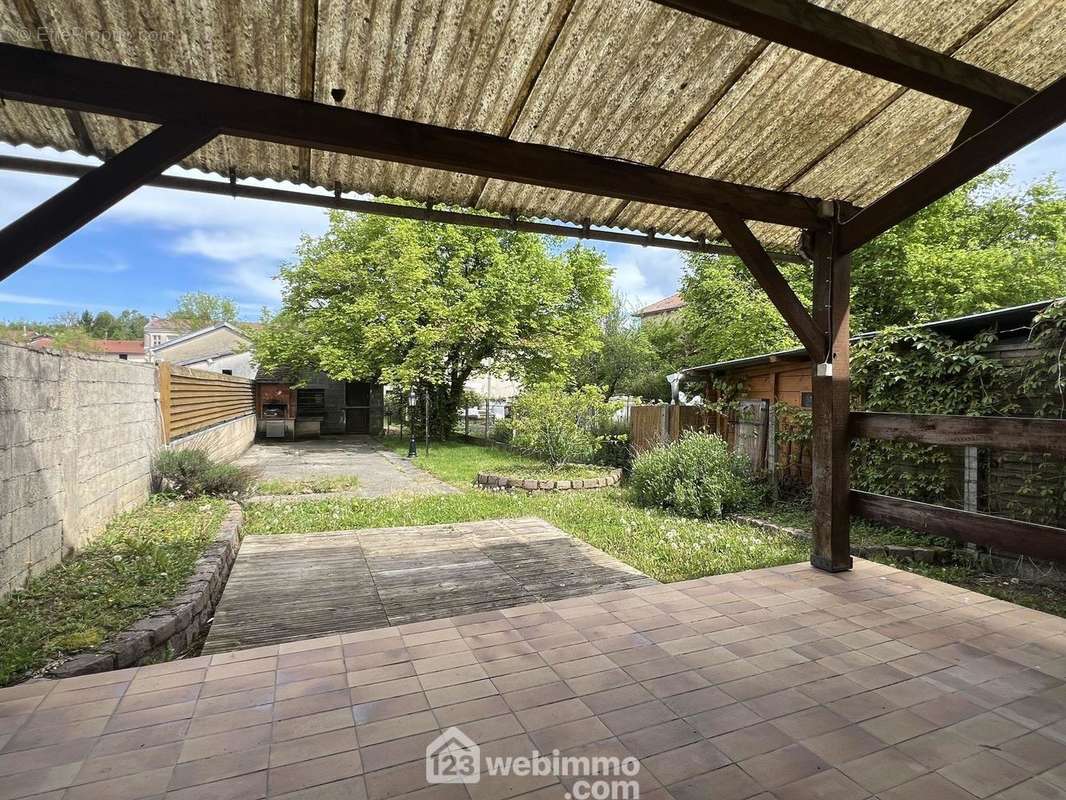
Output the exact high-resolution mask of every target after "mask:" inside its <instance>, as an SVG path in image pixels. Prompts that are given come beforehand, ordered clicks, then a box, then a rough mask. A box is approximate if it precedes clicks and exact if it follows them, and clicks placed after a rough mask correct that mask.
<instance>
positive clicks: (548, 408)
mask: <svg viewBox="0 0 1066 800" xmlns="http://www.w3.org/2000/svg"><path fill="white" fill-rule="evenodd" d="M619 408H621V404H620V403H612V402H609V401H606V400H604V399H603V391H602V390H601V389H600V388H599V387H596V386H582V387H581V388H580V389H577V390H575V391H573V392H566V391H563V390H562V389H561V388H559V387H558V386H554V385H552V384H539V385H537V386H533V387H531V388H530V389H528V390H526V391H525V392H523V393H522V394H521V395H520V396H519V397H518V398H517V399H516V400H515V402H514V414H513V419H512V438H511V442H512V444H513V445H514V446H515V448H516V449H518V450H519V451H520V452H522V453H524V454H525V455H528V456H532V457H534V458H539V459H541V460H542V461H546V462H547V463H548V464H550V465H552V466H553V467H556V466H558V465H560V464H575V463H582V464H585V463H589V462H591V461H593V460H595V458H596V456H597V454H598V453H599V452H600V448H601V444H602V442H601V438H602V437H601V436H600V434H599V431H601V430H605V429H607V428H608V427H609V425H610V422H611V419H612V418H613V416H614V413H615V411H617V410H618V409H619Z"/></svg>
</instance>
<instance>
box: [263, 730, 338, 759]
mask: <svg viewBox="0 0 1066 800" xmlns="http://www.w3.org/2000/svg"><path fill="white" fill-rule="evenodd" d="M357 748H358V740H357V738H356V735H355V729H354V728H340V729H338V730H335V731H326V732H325V733H316V734H313V735H311V736H304V737H302V738H299V739H289V740H288V741H284V742H275V743H274V744H272V745H271V746H270V766H271V767H283V766H285V765H286V764H295V763H298V762H301V761H308V760H310V759H313V758H321V757H322V756H328V755H333V754H334V753H345V752H348V751H351V750H356V749H357Z"/></svg>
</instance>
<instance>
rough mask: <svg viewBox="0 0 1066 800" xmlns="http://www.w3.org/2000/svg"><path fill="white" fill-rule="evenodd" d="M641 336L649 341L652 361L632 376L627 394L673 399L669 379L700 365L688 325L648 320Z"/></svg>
mask: <svg viewBox="0 0 1066 800" xmlns="http://www.w3.org/2000/svg"><path fill="white" fill-rule="evenodd" d="M683 318H684V315H683V314H682V319H683ZM640 335H641V337H642V338H643V339H644V341H645V342H647V347H648V351H649V352H650V353H651V358H650V359H648V360H647V361H646V362H645V363H644V364H642V366H641V369H640V370H639V371H638V372H637V373H636V374H635V375H633V376H632V378H631V379H630V381H629V383H628V384H627V386H626V389H625V391H626V392H627V393H628V394H632V395H636V396H638V397H643V398H644V399H645V400H664V401H665V400H669V399H670V386H669V384H667V382H666V376H667V375H670V374H672V373H674V372H677V371H678V370H680V369H682V368H684V367H691V366H693V364H695V363H697V361H698V352H697V348H696V347H695V346H694V345H693V342H692V339H691V338H690V335H689V333H688V331H687V330H686V328H685V326H684V325H683V324H682V323H681V322H680V321H678V320H676V319H673V318H669V317H668V318H665V319H651V320H645V321H644V322H642V323H641V325H640Z"/></svg>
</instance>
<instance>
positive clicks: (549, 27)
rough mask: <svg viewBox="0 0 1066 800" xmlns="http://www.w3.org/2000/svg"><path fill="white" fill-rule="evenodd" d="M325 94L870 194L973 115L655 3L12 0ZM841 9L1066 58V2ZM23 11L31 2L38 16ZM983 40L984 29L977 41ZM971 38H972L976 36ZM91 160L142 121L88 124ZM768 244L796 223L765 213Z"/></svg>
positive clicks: (165, 55)
mask: <svg viewBox="0 0 1066 800" xmlns="http://www.w3.org/2000/svg"><path fill="white" fill-rule="evenodd" d="M308 3H313V4H315V8H317V27H316V30H317V41H316V44H315V48H314V59H313V66H314V78H315V80H314V86H313V93H314V97H315V99H316V100H317V101H319V102H324V103H331V102H332V100H331V98H330V90H331V89H333V88H344V89H345V90H346V97H345V99H344V105H346V106H349V107H355V108H360V109H363V110H367V111H373V112H378V113H383V114H389V115H394V116H399V117H403V118H407V119H415V120H419V121H425V122H432V123H436V124H440V125H448V126H453V127H458V128H466V129H471V130H481V131H487V132H491V133H495V134H501V135H511V136H513V138H515V139H517V140H522V141H532V142H543V143H548V144H552V145H556V146H561V147H570V148H574V149H577V150H582V151H587V152H594V153H600V154H603V155H608V156H612V157H619V158H624V159H628V160H631V161H637V162H641V163H649V164H663V165H664V166H666V167H667V168H669V169H674V170H678V171H682V172H691V173H693V174H701V175H705V176H710V177H716V178H724V179H727V180H734V181H737V182H741V183H748V184H754V185H759V186H766V187H769V188H781V187H784V186H789V188H793V189H794V190H796V191H802V192H803V193H805V194H808V195H812V196H836V197H842V198H844V199H848V200H852V201H855V202H859V203H866V202H869V200H870V199H871V198H873V197H874V196H876V195H880V194H881V193H883V192H884V191H886V190H888V189H890V188H891V187H892V186H894V185H896V184H898V183H899V182H900V181H901V180H903V179H905V178H906V177H908V176H909V175H911V174H913V173H914V172H916V171H918V170H919V169H920V168H922V167H923V166H925V165H926V164H927V163H929V161H931V160H932V159H933V158H935V157H936V156H937V155H939V154H940V153H942V152H943V151H944V150H945V149H946V148H947V146H948V145H949V143H950V141H951V140H952V138H953V137H954V135H955V133H956V131H957V130H958V127H959V125H960V124H961V119H962V116H963V112H962V111H961V110H960V109H958V108H957V107H955V106H952V105H950V104H948V103H944V102H942V101H939V100H935V99H933V98H930V97H927V96H925V95H922V94H919V93H917V92H909V91H903V90H901V89H900V88H899V87H896V86H894V85H893V84H889V83H886V82H883V81H880V80H879V79H876V78H870V77H868V76H863V75H861V74H860V73H856V72H853V71H851V70H848V69H846V68H843V67H838V66H836V65H833V64H829V63H826V62H822V61H820V60H818V59H815V58H813V57H810V56H806V55H802V54H798V53H796V52H795V51H791V50H789V49H787V48H784V47H781V46H778V45H767V44H766V43H765V42H761V41H758V40H755V39H753V38H752V37H749V36H746V35H744V34H740V33H737V32H735V31H733V30H730V29H727V28H724V27H720V26H717V25H715V24H713V23H709V22H706V21H704V20H700V19H697V18H695V17H690V16H687V15H684V14H681V13H678V12H674V11H672V10H669V9H666V8H664V7H662V6H659V5H657V4H655V3H652V2H649V1H648V0H354V2H344V1H343V0H317V3H316V2H315V0H258V1H257V2H246V3H233V2H230V1H229V0H166V1H165V2H163V0H149V1H148V2H147V3H142V4H132V3H125V2H122V0H95V2H92V3H78V4H74V3H71V2H70V1H69V0H34V2H33V4H32V5H27V4H26V3H25V1H24V0H0V24H2V25H5V26H8V27H11V26H14V27H18V26H19V25H22V26H25V25H26V22H25V20H24V19H23V18H22V14H23V12H25V13H30V11H32V10H33V9H35V10H36V14H37V15H38V16H39V17H40V20H41V23H42V24H43V25H45V26H46V27H47V28H48V29H49V30H50V31H51V32H52V34H53V36H52V40H53V41H52V44H53V46H54V47H55V49H56V50H58V51H60V52H66V53H71V54H74V55H81V56H86V57H90V58H96V59H101V60H104V61H113V62H119V63H123V64H128V65H131V66H138V67H144V68H148V69H155V70H160V71H164V72H170V73H175V74H180V75H186V76H190V77H194V78H201V79H206V80H212V81H219V82H222V83H228V84H234V85H238V86H244V87H249V88H253V89H258V90H262V91H268V92H274V93H279V94H284V95H289V96H299V95H300V93H301V74H302V73H304V74H306V71H307V67H308V66H309V65H310V64H311V59H310V56H311V52H310V50H306V51H305V49H304V47H303V43H304V42H305V41H311V40H310V38H309V37H308V36H307V35H306V33H307V31H305V29H304V25H305V20H306V19H307V15H306V14H305V13H304V11H305V10H306V9H307V8H308V5H307V4H308ZM831 6H832V7H833V8H834V9H836V10H839V11H842V12H843V13H845V14H847V15H849V16H851V17H853V18H856V19H859V20H862V21H865V22H868V23H870V24H873V25H875V26H877V27H879V28H882V29H885V30H889V31H892V32H895V33H898V34H900V35H902V36H904V37H906V38H908V39H911V40H914V41H918V42H920V43H922V44H926V45H928V46H930V47H934V48H936V49H940V50H950V49H952V48H953V47H954V46H956V45H958V44H959V43H965V44H963V45H962V47H961V49H960V50H959V52H958V55H959V57H961V58H964V59H966V60H969V61H972V62H973V63H976V64H979V65H981V66H984V67H986V68H990V69H992V70H993V71H997V72H1000V73H1002V74H1004V75H1007V76H1008V77H1012V78H1014V79H1016V80H1020V81H1021V82H1023V83H1027V84H1029V85H1044V84H1046V83H1047V82H1048V81H1049V80H1050V79H1052V78H1053V77H1057V76H1058V75H1060V74H1061V73H1062V72H1063V67H1064V65H1066V2H1062V0H1054V2H1048V0H1017V1H1016V2H1014V0H957V2H952V3H927V2H919V0H834V2H833V3H832V4H831ZM27 9H29V10H30V11H27ZM971 39H972V41H970V40H971ZM966 42H968V43H966ZM83 116H84V118H85V124H86V127H87V129H88V131H89V134H90V136H91V138H92V140H93V143H94V144H95V145H96V148H97V149H98V150H99V151H101V152H105V151H106V152H115V151H118V150H121V149H123V148H124V147H126V146H128V145H129V144H131V143H132V142H133V141H134V140H135V139H136V138H138V137H139V136H141V135H143V134H144V132H146V131H147V129H148V128H147V126H143V125H140V124H137V123H130V122H127V121H122V120H115V119H110V118H103V117H98V116H92V115H83ZM0 138H3V139H5V140H7V141H12V142H16V143H18V142H26V143H32V144H36V145H51V146H54V147H58V148H61V149H75V148H76V147H77V146H78V143H77V140H76V138H75V136H74V132H73V129H72V126H71V121H70V119H69V118H68V117H67V115H66V114H65V113H63V112H61V111H58V110H54V109H47V108H43V107H35V106H26V105H22V104H18V103H7V104H6V105H5V106H4V107H2V108H0ZM303 155H304V153H303V152H302V151H301V150H299V149H298V148H291V147H283V146H277V145H270V144H261V143H256V142H249V141H237V140H232V139H228V138H222V139H220V140H218V141H216V142H213V143H212V144H211V145H210V146H208V147H205V148H204V149H203V150H202V151H201V152H199V153H196V154H194V155H193V156H191V157H190V158H189V159H188V160H187V161H186V162H184V163H185V165H186V166H191V167H195V168H199V169H205V170H208V171H214V172H218V173H221V174H227V173H228V171H229V169H230V168H231V167H235V168H236V173H237V175H238V176H240V177H245V176H254V177H271V178H275V179H278V180H298V179H301V177H306V176H305V175H303V173H302V168H301V164H306V162H302V161H301V157H302V156H303ZM310 167H311V171H310V178H311V182H312V183H316V184H319V185H322V186H326V187H332V186H333V185H334V183H335V182H338V181H339V182H340V183H341V184H342V185H343V187H344V188H345V189H347V190H357V191H364V192H372V193H375V194H379V195H387V196H395V197H405V198H408V199H414V200H434V201H437V202H440V203H450V204H465V203H474V202H477V205H479V206H480V207H481V208H484V209H486V210H493V211H498V212H503V213H509V212H511V211H512V210H513V211H516V212H518V213H520V214H523V215H525V216H541V217H547V218H553V219H564V220H567V221H570V222H574V223H581V222H582V221H583V220H585V219H588V220H590V221H591V222H592V223H594V224H598V225H602V224H615V225H616V226H618V227H626V228H631V229H638V230H649V229H651V228H655V229H657V230H658V231H660V232H663V233H674V234H687V235H699V234H700V233H704V232H706V233H708V234H713V233H714V228H713V226H712V225H711V224H710V221H709V219H708V218H707V216H706V215H705V214H702V213H694V212H687V211H681V210H677V209H671V208H661V207H654V206H642V205H639V204H627V203H621V202H619V201H617V200H613V199H604V198H598V197H590V196H587V195H580V194H573V193H569V192H563V191H555V190H547V189H540V188H534V187H528V186H521V185H514V184H505V183H503V182H500V181H486V180H485V179H483V178H480V177H474V176H467V175H453V174H450V173H445V172H440V171H434V170H426V169H419V168H415V167H409V166H405V165H395V164H385V163H380V162H375V161H370V160H366V159H356V158H349V157H341V156H335V155H333V154H328V153H315V154H313V155H312V157H311V161H310ZM757 230H758V231H759V233H760V235H762V236H764V237H765V238H766V240H767V241H768V242H769V243H772V244H774V245H775V246H779V247H780V246H788V247H792V246H794V243H795V241H796V232H795V231H794V230H791V229H783V228H780V227H776V226H759V227H758V228H757Z"/></svg>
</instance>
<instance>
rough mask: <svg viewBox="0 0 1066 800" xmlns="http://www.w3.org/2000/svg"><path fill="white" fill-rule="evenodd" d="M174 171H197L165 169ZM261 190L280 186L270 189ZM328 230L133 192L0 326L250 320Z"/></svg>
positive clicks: (27, 286) (638, 251)
mask: <svg viewBox="0 0 1066 800" xmlns="http://www.w3.org/2000/svg"><path fill="white" fill-rule="evenodd" d="M0 153H4V154H16V155H24V156H29V157H39V158H53V159H56V158H60V159H63V160H70V161H86V160H85V159H81V158H80V157H78V156H76V155H73V154H58V153H55V152H52V151H49V150H35V149H33V148H29V147H12V146H10V145H5V144H2V143H0ZM1007 163H1008V164H1009V165H1010V166H1011V167H1012V168H1013V170H1014V179H1015V182H1016V183H1017V184H1026V183H1029V182H1031V181H1033V180H1036V179H1038V178H1041V177H1043V176H1044V175H1047V174H1048V173H1050V172H1056V173H1057V174H1058V176H1059V180H1060V183H1063V185H1066V126H1062V127H1060V128H1059V129H1058V130H1056V131H1054V132H1053V133H1050V134H1048V135H1047V136H1045V137H1044V138H1043V139H1040V140H1039V141H1037V142H1034V143H1033V144H1031V145H1030V146H1029V147H1027V148H1025V149H1024V150H1022V151H1020V152H1018V153H1017V154H1015V155H1014V156H1013V157H1011V158H1010V159H1008V161H1007ZM168 172H169V173H171V174H179V175H180V174H192V175H198V173H190V172H187V171H185V170H180V169H172V170H168ZM69 182H70V181H69V180H67V179H63V178H54V177H47V176H39V175H27V174H23V173H17V172H3V171H0V225H6V224H8V223H9V222H11V221H12V220H14V219H17V218H18V217H19V216H20V215H21V214H23V213H25V212H26V211H28V210H29V209H30V208H32V207H33V206H35V205H36V204H37V203H39V202H41V201H42V200H45V199H46V198H48V197H49V196H50V195H52V194H54V193H55V192H56V191H58V190H59V189H61V188H63V187H64V186H66V185H67V184H68V183H69ZM265 185H277V184H270V183H269V182H267V183H266V184H265ZM325 228H326V217H325V212H324V211H321V210H319V209H313V208H306V207H302V206H294V205H288V204H283V203H270V202H265V201H259V200H246V199H233V198H229V197H215V196H212V195H200V194H192V193H187V192H177V191H173V190H167V189H152V188H146V189H140V190H139V191H137V192H135V193H134V194H132V195H130V196H129V197H128V198H126V199H125V200H123V201H122V202H121V203H119V204H118V205H116V206H115V207H113V208H112V209H110V210H109V211H107V212H106V213H105V214H103V215H102V216H100V217H98V218H97V219H96V220H94V221H93V222H91V223H90V224H89V225H87V226H85V227H84V228H82V229H81V230H80V231H78V232H76V233H74V234H73V235H71V236H70V237H68V238H67V239H66V240H64V241H63V242H61V243H60V244H59V245H57V246H56V247H54V248H52V249H51V250H50V251H48V252H47V253H45V254H44V255H42V256H40V257H39V258H38V259H37V260H35V261H34V262H32V263H31V264H29V265H28V266H26V267H24V268H23V269H22V270H20V271H19V272H18V273H16V274H15V275H13V276H11V277H10V278H8V279H7V280H5V281H3V282H0V319H3V320H17V319H32V320H48V319H51V318H53V317H55V316H56V315H57V314H60V313H62V312H64V311H69V310H74V311H81V310H82V309H84V308H89V309H92V310H94V311H98V310H103V309H107V310H110V311H113V312H116V313H117V312H119V311H121V310H122V309H124V308H136V309H138V310H140V311H142V312H143V313H145V314H164V313H166V312H167V311H168V310H169V309H171V308H173V307H174V305H175V303H176V301H177V298H178V297H179V296H180V295H182V294H183V293H185V292H188V291H207V292H212V293H217V294H223V295H226V296H228V297H232V298H233V299H234V300H236V301H237V303H238V304H239V307H240V310H241V316H242V317H243V318H245V319H257V318H258V316H259V312H260V309H261V308H262V307H263V306H264V305H265V306H271V307H273V306H276V304H277V303H278V300H279V286H278V283H277V281H276V280H274V279H273V276H274V275H275V274H276V272H277V268H278V265H279V264H281V263H282V262H284V261H286V260H288V259H289V258H291V256H292V253H293V249H294V248H295V246H296V244H297V242H298V241H299V237H300V235H301V234H310V235H316V234H319V233H321V232H323V231H324V230H325ZM601 249H603V250H604V251H605V252H606V254H607V257H608V260H609V262H610V264H611V265H612V267H613V268H614V282H615V286H616V288H617V289H619V290H620V291H621V292H622V293H623V294H625V295H626V297H627V298H628V299H629V300H630V302H631V303H632V304H633V305H635V306H639V305H643V304H646V303H650V302H652V301H654V300H657V299H658V298H660V297H664V296H666V295H668V294H671V293H673V292H675V291H677V287H678V282H679V280H680V277H681V271H682V260H681V254H680V253H677V252H674V251H670V250H660V249H657V248H650V247H649V248H642V247H634V246H630V245H613V244H606V245H602V246H601Z"/></svg>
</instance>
